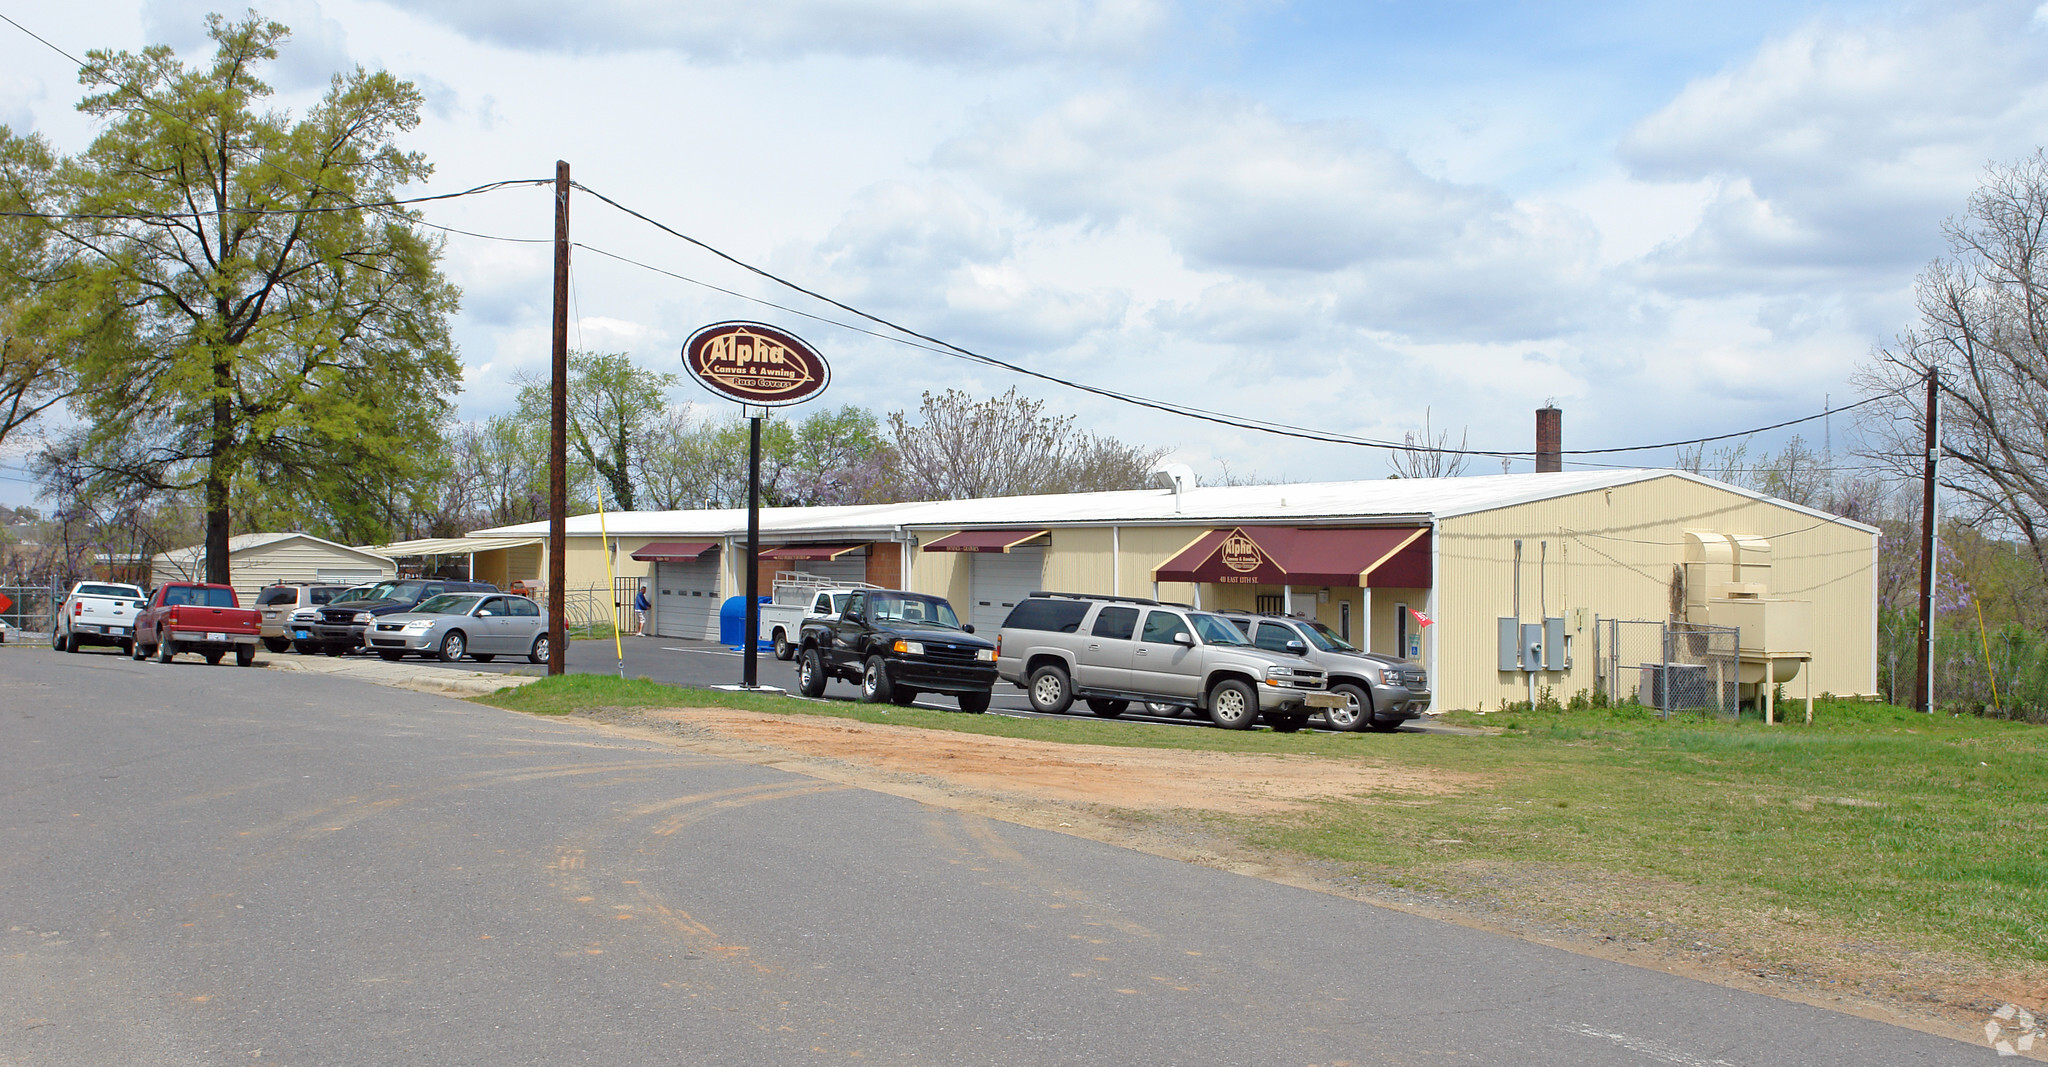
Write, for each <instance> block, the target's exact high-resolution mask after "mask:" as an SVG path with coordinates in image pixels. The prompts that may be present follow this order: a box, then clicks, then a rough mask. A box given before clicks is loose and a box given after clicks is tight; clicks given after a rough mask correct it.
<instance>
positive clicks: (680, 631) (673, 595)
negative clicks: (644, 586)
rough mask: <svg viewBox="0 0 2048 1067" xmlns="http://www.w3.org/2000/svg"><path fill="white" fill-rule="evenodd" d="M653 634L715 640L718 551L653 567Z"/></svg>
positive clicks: (716, 632) (717, 604)
mask: <svg viewBox="0 0 2048 1067" xmlns="http://www.w3.org/2000/svg"><path fill="white" fill-rule="evenodd" d="M653 592H654V595H653V596H652V597H649V598H648V599H650V600H652V601H653V602H654V632H655V633H656V634H658V635H660V636H662V637H689V638H695V639H698V640H703V641H716V640H718V606H719V604H720V603H721V602H722V601H723V599H724V598H723V597H721V596H719V593H718V550H717V549H715V548H714V549H712V550H711V551H709V552H706V553H704V555H703V556H701V557H699V558H697V559H694V560H691V561H689V562H687V563H657V564H655V565H654V590H653Z"/></svg>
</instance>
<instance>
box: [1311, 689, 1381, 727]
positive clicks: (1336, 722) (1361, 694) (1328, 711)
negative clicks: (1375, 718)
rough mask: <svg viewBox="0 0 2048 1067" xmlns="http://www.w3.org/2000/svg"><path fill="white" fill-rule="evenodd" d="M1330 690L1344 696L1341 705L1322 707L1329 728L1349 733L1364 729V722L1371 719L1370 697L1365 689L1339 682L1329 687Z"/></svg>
mask: <svg viewBox="0 0 2048 1067" xmlns="http://www.w3.org/2000/svg"><path fill="white" fill-rule="evenodd" d="M1330 692H1332V693H1335V694H1337V695H1338V696H1341V697H1343V698H1344V706H1343V707H1341V708H1324V709H1323V718H1324V719H1325V720H1326V721H1328V722H1329V724H1330V729H1332V730H1343V731H1345V732H1347V733H1349V732H1352V731H1356V730H1363V729H1365V724H1366V723H1368V722H1371V721H1372V697H1371V696H1369V695H1367V694H1366V691H1365V690H1363V689H1360V688H1359V687H1357V686H1355V685H1352V684H1351V683H1349V682H1339V683H1337V684H1336V685H1333V686H1331V687H1330Z"/></svg>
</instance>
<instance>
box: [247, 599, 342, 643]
mask: <svg viewBox="0 0 2048 1067" xmlns="http://www.w3.org/2000/svg"><path fill="white" fill-rule="evenodd" d="M349 588H350V587H349V586H345V585H309V584H303V583H297V582H294V583H290V584H286V585H273V586H270V587H269V588H267V589H264V590H263V591H262V592H260V593H257V594H256V610H257V611H259V612H261V613H262V614H263V634H262V637H263V647H264V648H267V649H269V650H271V651H272V652H283V651H284V650H285V649H287V648H290V647H292V638H291V636H290V635H289V634H287V633H286V632H285V630H286V629H287V628H288V627H289V626H290V625H291V619H292V616H293V615H294V614H295V613H297V612H298V610H299V609H300V608H313V607H319V606H320V605H322V604H326V603H329V602H331V601H333V600H334V598H335V597H337V596H338V595H340V594H341V593H343V592H345V591H347V590H348V589H349Z"/></svg>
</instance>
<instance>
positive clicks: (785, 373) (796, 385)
mask: <svg viewBox="0 0 2048 1067" xmlns="http://www.w3.org/2000/svg"><path fill="white" fill-rule="evenodd" d="M683 366H685V367H688V368H689V370H690V376H691V377H692V378H695V379H697V380H698V381H700V382H702V383H704V387H705V388H706V389H709V390H711V391H712V392H715V393H724V394H725V395H726V396H729V397H731V398H733V399H734V400H737V401H739V402H740V403H742V404H754V405H758V406H761V407H780V406H782V405H784V404H796V403H801V402H803V401H805V400H809V399H810V398H811V397H814V396H816V395H818V394H819V393H821V392H824V391H825V385H826V383H828V382H830V381H831V380H832V368H831V367H830V366H828V365H827V364H826V363H825V357H823V356H821V355H819V354H818V353H817V350H816V349H813V348H812V347H811V346H810V345H807V344H805V343H804V342H803V341H802V340H801V339H799V338H798V337H796V335H794V334H790V333H785V332H783V331H782V330H778V329H776V328H775V327H773V326H764V325H762V324H760V323H758V322H721V323H718V324H716V325H712V326H706V327H704V328H703V329H701V330H698V331H697V332H696V333H693V334H691V335H690V340H689V341H688V342H687V343H685V344H684V345H683Z"/></svg>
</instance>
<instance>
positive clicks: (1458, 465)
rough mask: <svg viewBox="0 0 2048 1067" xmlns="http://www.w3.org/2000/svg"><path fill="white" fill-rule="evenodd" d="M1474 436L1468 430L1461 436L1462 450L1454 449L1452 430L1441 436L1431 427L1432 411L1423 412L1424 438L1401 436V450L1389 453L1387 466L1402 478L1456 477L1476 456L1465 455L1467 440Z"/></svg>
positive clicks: (1411, 433)
mask: <svg viewBox="0 0 2048 1067" xmlns="http://www.w3.org/2000/svg"><path fill="white" fill-rule="evenodd" d="M1470 434H1471V429H1470V428H1469V427H1468V428H1466V429H1465V430H1461V431H1459V433H1458V447H1457V448H1452V447H1450V442H1451V431H1449V430H1444V431H1442V432H1441V433H1439V432H1437V431H1436V430H1434V429H1432V428H1431V426H1430V424H1429V409H1428V408H1423V409H1422V436H1421V437H1420V438H1417V437H1416V436H1415V431H1413V430H1409V431H1407V432H1406V433H1403V434H1402V435H1401V447H1400V448H1397V449H1394V450H1393V451H1391V452H1388V453H1387V466H1389V467H1392V468H1393V469H1394V474H1395V476H1396V477H1401V478H1456V477H1457V476H1458V475H1459V474H1461V473H1463V472H1464V470H1465V463H1466V461H1467V460H1469V459H1471V458H1472V457H1471V456H1469V455H1467V454H1466V453H1465V440H1466V438H1467V437H1468V436H1469V435H1470Z"/></svg>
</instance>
